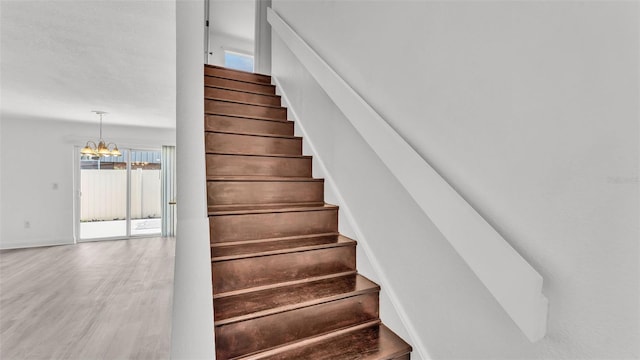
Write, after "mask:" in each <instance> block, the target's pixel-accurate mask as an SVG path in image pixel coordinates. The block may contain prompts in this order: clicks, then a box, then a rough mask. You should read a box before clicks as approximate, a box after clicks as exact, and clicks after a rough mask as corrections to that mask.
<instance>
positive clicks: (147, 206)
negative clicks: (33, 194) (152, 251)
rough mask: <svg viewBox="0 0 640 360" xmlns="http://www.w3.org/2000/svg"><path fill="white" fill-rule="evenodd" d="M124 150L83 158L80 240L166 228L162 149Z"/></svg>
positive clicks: (80, 167) (146, 233)
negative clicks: (163, 213) (162, 191)
mask: <svg viewBox="0 0 640 360" xmlns="http://www.w3.org/2000/svg"><path fill="white" fill-rule="evenodd" d="M121 152H122V155H121V156H117V157H104V158H97V157H81V158H80V160H79V162H78V171H77V175H78V179H79V181H78V185H79V201H78V216H77V232H76V234H77V239H78V241H94V240H103V239H121V238H129V237H134V236H159V235H160V234H161V229H162V215H161V214H162V201H161V199H162V195H161V189H162V187H161V176H162V174H161V169H162V161H161V159H162V155H161V151H160V150H157V149H147V150H140V149H121Z"/></svg>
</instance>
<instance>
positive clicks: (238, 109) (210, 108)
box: [204, 99, 287, 120]
mask: <svg viewBox="0 0 640 360" xmlns="http://www.w3.org/2000/svg"><path fill="white" fill-rule="evenodd" d="M204 110H205V112H208V113H212V114H218V115H231V116H248V117H259V118H266V119H277V120H287V108H283V107H277V108H275V107H266V106H258V105H249V104H239V103H232V102H227V101H221V100H211V99H205V100H204Z"/></svg>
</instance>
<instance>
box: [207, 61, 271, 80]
mask: <svg viewBox="0 0 640 360" xmlns="http://www.w3.org/2000/svg"><path fill="white" fill-rule="evenodd" d="M204 74H205V75H211V76H219V77H223V78H227V79H234V80H242V81H250V82H257V83H261V84H271V76H269V75H263V74H256V73H250V72H246V71H242V70H236V69H229V68H225V67H222V66H216V65H205V66H204Z"/></svg>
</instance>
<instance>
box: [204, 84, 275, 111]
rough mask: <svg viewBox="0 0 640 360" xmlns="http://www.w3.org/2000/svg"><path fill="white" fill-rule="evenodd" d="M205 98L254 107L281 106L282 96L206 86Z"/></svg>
mask: <svg viewBox="0 0 640 360" xmlns="http://www.w3.org/2000/svg"><path fill="white" fill-rule="evenodd" d="M204 97H205V98H210V99H219V100H229V101H237V102H242V103H247V104H254V105H268V106H278V107H279V106H281V102H280V95H270V94H269V95H267V94H260V93H255V92H248V91H241V90H234V89H229V88H223V87H214V86H205V88H204Z"/></svg>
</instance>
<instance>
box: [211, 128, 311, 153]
mask: <svg viewBox="0 0 640 360" xmlns="http://www.w3.org/2000/svg"><path fill="white" fill-rule="evenodd" d="M205 139H206V140H205V146H206V150H207V152H217V153H226V154H229V153H230V154H255V155H302V139H300V138H293V139H291V138H275V137H262V136H248V135H236V134H223V133H207V135H206V137H205Z"/></svg>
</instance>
